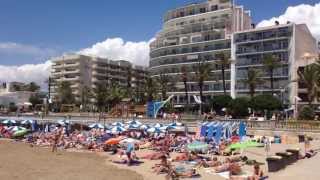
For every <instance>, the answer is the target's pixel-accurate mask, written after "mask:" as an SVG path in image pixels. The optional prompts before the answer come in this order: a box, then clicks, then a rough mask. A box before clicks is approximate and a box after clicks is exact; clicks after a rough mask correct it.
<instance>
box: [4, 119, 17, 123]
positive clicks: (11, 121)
mask: <svg viewBox="0 0 320 180" xmlns="http://www.w3.org/2000/svg"><path fill="white" fill-rule="evenodd" d="M16 123H17V122H16V121H15V120H11V119H6V120H3V121H2V124H16Z"/></svg>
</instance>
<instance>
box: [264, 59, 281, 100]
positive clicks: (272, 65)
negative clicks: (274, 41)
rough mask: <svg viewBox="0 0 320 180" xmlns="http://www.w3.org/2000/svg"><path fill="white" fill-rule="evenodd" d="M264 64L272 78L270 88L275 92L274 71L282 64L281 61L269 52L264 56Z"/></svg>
mask: <svg viewBox="0 0 320 180" xmlns="http://www.w3.org/2000/svg"><path fill="white" fill-rule="evenodd" d="M263 65H264V68H265V70H266V71H267V72H268V74H269V78H270V89H271V94H273V90H274V77H273V76H274V71H275V70H276V69H277V68H279V67H280V66H281V63H280V62H279V59H278V58H276V57H275V56H274V55H272V54H267V55H265V56H264V58H263Z"/></svg>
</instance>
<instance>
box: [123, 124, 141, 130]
mask: <svg viewBox="0 0 320 180" xmlns="http://www.w3.org/2000/svg"><path fill="white" fill-rule="evenodd" d="M139 127H140V125H138V124H129V125H128V126H126V128H127V129H139Z"/></svg>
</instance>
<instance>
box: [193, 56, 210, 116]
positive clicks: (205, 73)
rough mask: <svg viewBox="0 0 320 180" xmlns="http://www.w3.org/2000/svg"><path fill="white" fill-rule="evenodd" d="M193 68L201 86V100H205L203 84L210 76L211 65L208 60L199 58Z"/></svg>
mask: <svg viewBox="0 0 320 180" xmlns="http://www.w3.org/2000/svg"><path fill="white" fill-rule="evenodd" d="M193 69H194V72H195V78H196V81H197V82H198V86H199V93H200V101H201V102H203V85H204V82H205V81H206V80H207V79H208V78H209V73H210V71H211V67H210V64H209V63H208V62H206V61H203V60H199V61H198V63H197V64H196V65H194V67H193ZM200 113H201V114H202V106H200Z"/></svg>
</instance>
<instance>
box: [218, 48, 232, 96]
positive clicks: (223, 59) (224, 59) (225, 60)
mask: <svg viewBox="0 0 320 180" xmlns="http://www.w3.org/2000/svg"><path fill="white" fill-rule="evenodd" d="M217 57H218V58H219V62H218V64H219V65H220V67H221V74H222V84H223V93H224V95H227V87H226V78H225V70H226V68H229V66H230V63H231V61H230V56H229V55H228V54H227V53H219V54H218V55H217Z"/></svg>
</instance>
